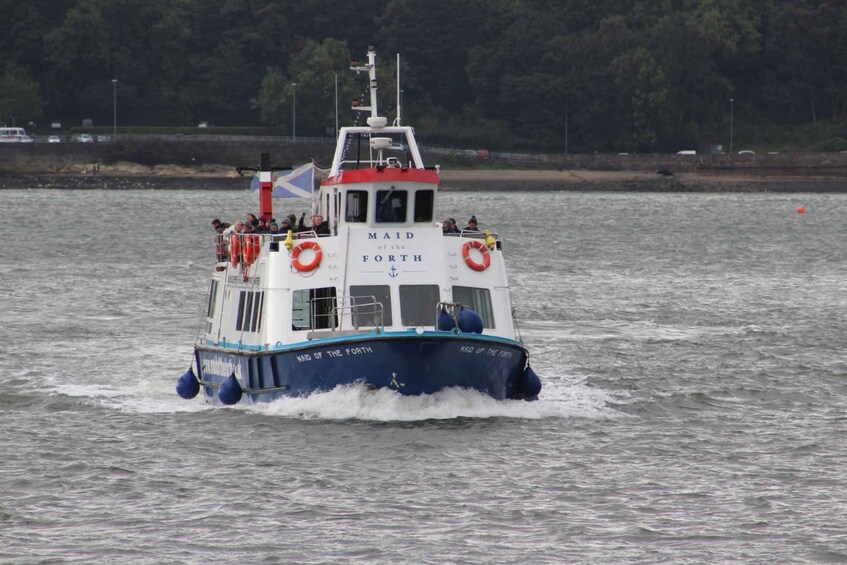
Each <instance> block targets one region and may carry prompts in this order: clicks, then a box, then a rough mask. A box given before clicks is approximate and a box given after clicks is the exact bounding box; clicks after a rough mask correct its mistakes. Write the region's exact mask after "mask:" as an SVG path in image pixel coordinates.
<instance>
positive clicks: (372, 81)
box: [350, 45, 379, 118]
mask: <svg viewBox="0 0 847 565" xmlns="http://www.w3.org/2000/svg"><path fill="white" fill-rule="evenodd" d="M350 70H351V71H356V74H359V73H360V72H363V71H367V73H368V89H369V90H370V100H369V102H370V106H358V105H357V106H354V107H353V109H354V110H358V111H359V112H370V113H371V117H372V118H376V117H377V116H379V109H378V107H377V91H378V90H379V85H378V83H377V81H376V48H375V47H374V46H373V45H368V62H367V64H366V65H364V66H362V67H360V66H358V65H357V64H356V60H355V59H353V60H352V61H350Z"/></svg>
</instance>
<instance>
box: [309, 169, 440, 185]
mask: <svg viewBox="0 0 847 565" xmlns="http://www.w3.org/2000/svg"><path fill="white" fill-rule="evenodd" d="M403 181H406V182H426V183H432V184H438V173H436V172H435V171H430V170H426V169H401V168H399V167H386V168H384V169H382V170H380V169H350V170H347V171H341V172H340V173H338V175H337V176H334V177H330V178H328V179H325V180H323V181H321V185H329V184H352V183H357V182H403Z"/></svg>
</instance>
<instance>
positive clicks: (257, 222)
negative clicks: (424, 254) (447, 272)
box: [212, 212, 480, 236]
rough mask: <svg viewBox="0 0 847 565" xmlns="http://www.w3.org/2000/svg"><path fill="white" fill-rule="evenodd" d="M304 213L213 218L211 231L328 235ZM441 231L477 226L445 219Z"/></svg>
mask: <svg viewBox="0 0 847 565" xmlns="http://www.w3.org/2000/svg"><path fill="white" fill-rule="evenodd" d="M305 219H306V212H303V213H302V214H301V215H300V220H299V221H297V216H296V215H294V214H288V216H285V217H284V218H282V220H280V221H279V222H277V221H276V219H274V218H268V217H266V216H259V217H257V216H256V215H255V214H251V213H248V214H247V216H246V217H245V219H243V220H238V221H237V222H235V224H234V225H233V224H229V223H227V222H221V221H220V219H218V218H215V219H214V220H212V229H214V230H215V231H216V232H218V233H219V234H222V235H227V236H228V235H230V234H232V233H236V234H254V233H256V234H265V233H267V234H287V233H288V232H289V231H291V232H292V233H300V232H315V234H317V235H319V236H320V235H329V233H330V232H329V222H327V221H326V220H324V219H323V216H321V215H320V214H314V215H313V216H312V217H311V218H310V220H309V225H308V226H307V225H306V224H305ZM441 231H442V232H443V233H445V234H451V233H456V234H458V233H462V232H463V231H465V232H478V231H480V229H479V224H478V223H477V220H476V216H471V218H470V219H469V220H468V225H467V226H465V227H464V228H463V229H460V228H459V226H458V225H457V224H456V220H454V219H453V218H447V219H446V220H444V221H443V222H441Z"/></svg>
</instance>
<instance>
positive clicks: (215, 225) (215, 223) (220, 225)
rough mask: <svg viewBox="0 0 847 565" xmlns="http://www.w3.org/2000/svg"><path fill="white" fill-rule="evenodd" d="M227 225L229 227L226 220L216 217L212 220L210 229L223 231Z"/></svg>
mask: <svg viewBox="0 0 847 565" xmlns="http://www.w3.org/2000/svg"><path fill="white" fill-rule="evenodd" d="M228 227H230V224H228V223H227V222H221V221H220V220H219V219H218V218H215V219H214V220H212V229H213V230H215V231H216V232H218V233H223V232H224V230H225V229H227V228H228Z"/></svg>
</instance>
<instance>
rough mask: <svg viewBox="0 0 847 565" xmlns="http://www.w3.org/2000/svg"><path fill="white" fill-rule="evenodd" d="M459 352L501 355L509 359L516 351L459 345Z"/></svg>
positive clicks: (492, 355) (500, 356)
mask: <svg viewBox="0 0 847 565" xmlns="http://www.w3.org/2000/svg"><path fill="white" fill-rule="evenodd" d="M459 353H470V354H471V355H485V356H486V357H499V358H501V359H509V358H511V357H513V356H514V354H515V353H514V351H506V350H505V349H495V348H493V347H473V346H472V345H462V346H461V347H459Z"/></svg>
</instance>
